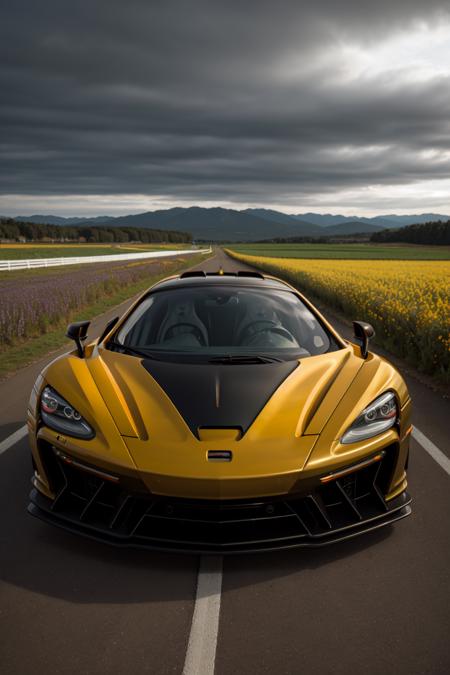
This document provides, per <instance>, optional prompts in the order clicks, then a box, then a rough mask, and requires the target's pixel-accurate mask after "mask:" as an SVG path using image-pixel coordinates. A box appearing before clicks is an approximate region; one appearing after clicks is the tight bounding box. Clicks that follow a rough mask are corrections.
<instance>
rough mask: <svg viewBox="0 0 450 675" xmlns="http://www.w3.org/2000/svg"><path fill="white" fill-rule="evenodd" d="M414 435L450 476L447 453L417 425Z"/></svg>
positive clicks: (449, 460)
mask: <svg viewBox="0 0 450 675" xmlns="http://www.w3.org/2000/svg"><path fill="white" fill-rule="evenodd" d="M411 435H412V437H413V438H414V440H415V441H417V443H419V444H420V445H421V446H422V448H423V449H424V450H426V451H427V452H428V454H429V455H430V457H432V458H433V459H434V461H435V462H437V463H438V464H439V466H440V467H441V469H444V471H445V472H446V473H448V475H449V476H450V459H449V458H448V457H447V455H445V454H444V453H443V452H442V450H439V448H438V447H437V445H435V444H434V443H433V442H432V441H430V439H429V438H427V437H426V436H425V434H423V433H422V432H421V431H419V429H418V428H417V427H413V430H412V434H411Z"/></svg>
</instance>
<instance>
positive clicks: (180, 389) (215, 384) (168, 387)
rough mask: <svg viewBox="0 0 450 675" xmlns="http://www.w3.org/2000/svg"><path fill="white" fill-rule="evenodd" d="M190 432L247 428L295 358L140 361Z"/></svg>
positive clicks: (287, 371) (196, 434)
mask: <svg viewBox="0 0 450 675" xmlns="http://www.w3.org/2000/svg"><path fill="white" fill-rule="evenodd" d="M142 365H143V366H144V368H145V369H146V370H147V371H148V372H149V373H150V375H151V376H152V377H153V378H154V379H155V380H156V381H157V383H158V384H159V386H160V387H161V388H162V389H164V391H165V392H166V394H167V396H168V397H169V398H170V400H171V401H172V403H173V404H174V405H175V407H176V408H177V410H178V412H179V413H180V415H181V416H182V417H183V419H184V420H185V422H186V424H187V425H188V427H189V428H190V430H191V431H192V433H193V434H194V435H195V436H197V438H198V429H199V428H200V427H207V428H208V427H209V428H227V427H228V428H233V429H238V428H239V429H241V430H242V434H245V432H246V431H247V430H248V428H249V427H250V426H251V424H252V422H253V420H254V419H255V418H256V416H257V415H258V413H259V412H260V411H261V410H262V409H263V408H264V406H265V404H266V403H267V401H268V400H269V399H270V398H271V397H272V395H273V393H274V392H275V391H276V389H278V387H279V386H280V384H281V383H282V382H284V380H285V379H286V378H287V377H288V375H290V374H291V373H292V372H293V371H294V370H295V368H297V366H298V365H299V363H298V361H281V362H275V363H260V364H239V365H228V364H227V365H222V364H214V365H212V364H195V363H170V362H167V361H156V360H155V361H153V360H150V359H144V361H142Z"/></svg>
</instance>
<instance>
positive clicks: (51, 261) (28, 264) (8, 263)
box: [0, 248, 211, 272]
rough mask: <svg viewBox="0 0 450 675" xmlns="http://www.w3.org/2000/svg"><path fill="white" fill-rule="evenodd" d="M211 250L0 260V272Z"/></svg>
mask: <svg viewBox="0 0 450 675" xmlns="http://www.w3.org/2000/svg"><path fill="white" fill-rule="evenodd" d="M210 252H211V249H210V248H203V249H198V248H196V249H177V250H175V251H168V250H161V251H143V252H142V253H119V254H116V253H115V254H113V255H87V256H70V257H65V258H29V259H28V260H0V272H4V271H8V272H11V271H12V270H26V269H34V268H36V267H59V266H61V265H80V264H84V263H97V262H102V263H105V262H122V261H123V260H145V259H146V258H163V257H164V258H166V257H167V256H175V255H190V254H193V253H197V254H198V253H210Z"/></svg>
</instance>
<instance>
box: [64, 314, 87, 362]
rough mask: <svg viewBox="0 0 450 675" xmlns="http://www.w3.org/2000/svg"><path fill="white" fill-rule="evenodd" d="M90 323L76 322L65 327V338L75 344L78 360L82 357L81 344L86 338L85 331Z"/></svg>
mask: <svg viewBox="0 0 450 675" xmlns="http://www.w3.org/2000/svg"><path fill="white" fill-rule="evenodd" d="M90 323H91V322H90V321H77V323H70V324H69V325H68V326H67V333H66V337H68V338H70V339H71V340H73V341H74V342H75V344H76V346H77V349H78V356H79V357H80V359H82V358H83V356H84V347H83V342H84V341H85V340H86V338H87V331H88V328H89V326H90Z"/></svg>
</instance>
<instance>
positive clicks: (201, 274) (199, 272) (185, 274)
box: [180, 270, 206, 279]
mask: <svg viewBox="0 0 450 675" xmlns="http://www.w3.org/2000/svg"><path fill="white" fill-rule="evenodd" d="M189 277H206V274H205V272H204V271H203V270H193V271H191V272H183V274H180V279H189Z"/></svg>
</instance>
